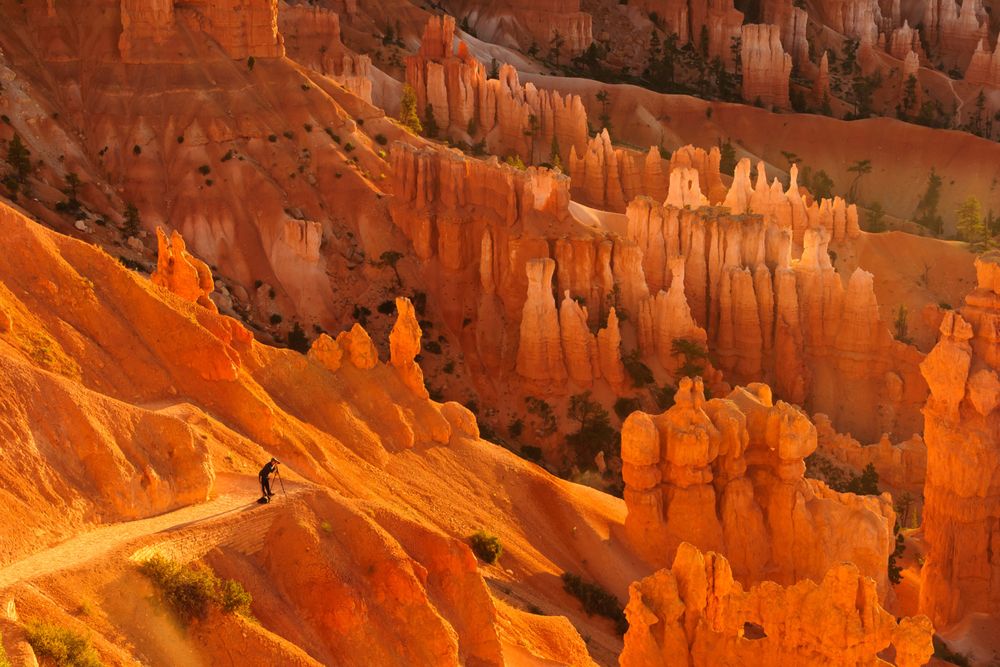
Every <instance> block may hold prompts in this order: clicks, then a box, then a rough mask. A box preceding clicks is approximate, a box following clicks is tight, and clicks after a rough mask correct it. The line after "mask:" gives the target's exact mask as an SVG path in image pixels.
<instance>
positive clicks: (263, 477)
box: [257, 456, 281, 503]
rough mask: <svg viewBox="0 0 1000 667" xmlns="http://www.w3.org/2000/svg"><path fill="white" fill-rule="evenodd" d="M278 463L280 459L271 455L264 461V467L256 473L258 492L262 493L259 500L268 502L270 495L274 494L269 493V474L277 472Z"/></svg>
mask: <svg viewBox="0 0 1000 667" xmlns="http://www.w3.org/2000/svg"><path fill="white" fill-rule="evenodd" d="M280 464H281V461H279V460H278V459H276V458H274V457H273V456H272V457H271V460H270V461H268V462H267V463H265V464H264V467H263V468H261V469H260V472H259V473H257V477H258V478H259V479H260V492H261V493H262V494H263V495H262V496H261V498H260V501H259V502H262V503H266V502H270V500H271V496H273V495H274V494H273V493H271V475H277V474H278V466H279V465H280Z"/></svg>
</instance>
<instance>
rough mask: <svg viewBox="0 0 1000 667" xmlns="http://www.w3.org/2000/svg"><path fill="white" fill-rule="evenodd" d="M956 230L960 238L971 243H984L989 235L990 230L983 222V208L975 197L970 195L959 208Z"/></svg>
mask: <svg viewBox="0 0 1000 667" xmlns="http://www.w3.org/2000/svg"><path fill="white" fill-rule="evenodd" d="M955 228H956V230H957V231H958V236H959V238H961V239H962V240H963V241H968V242H969V243H982V242H983V241H985V240H986V237H987V236H988V235H989V230H987V228H986V224H985V223H984V222H983V207H982V205H980V203H979V200H978V199H976V198H975V197H974V196H971V195H970V196H969V197H968V198H967V199H966V200H965V201H964V202H962V205H961V206H959V207H958V211H956V217H955Z"/></svg>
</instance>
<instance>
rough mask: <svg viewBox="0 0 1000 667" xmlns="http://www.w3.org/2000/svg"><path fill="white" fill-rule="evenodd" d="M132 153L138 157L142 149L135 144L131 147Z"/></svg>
mask: <svg viewBox="0 0 1000 667" xmlns="http://www.w3.org/2000/svg"><path fill="white" fill-rule="evenodd" d="M132 153H133V154H135V155H140V154H141V153H142V147H140V146H139V144H136V145H135V146H133V147H132Z"/></svg>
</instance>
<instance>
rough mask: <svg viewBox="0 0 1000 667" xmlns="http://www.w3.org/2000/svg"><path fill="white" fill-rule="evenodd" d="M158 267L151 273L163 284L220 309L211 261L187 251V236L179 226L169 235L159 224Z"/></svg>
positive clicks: (153, 277)
mask: <svg viewBox="0 0 1000 667" xmlns="http://www.w3.org/2000/svg"><path fill="white" fill-rule="evenodd" d="M156 241H157V256H156V270H155V271H153V275H151V276H150V280H152V281H153V284H154V285H159V286H160V287H163V288H165V289H167V290H169V291H171V292H173V293H174V294H176V295H177V296H179V297H181V298H182V299H184V300H186V301H190V302H191V303H197V304H198V305H200V306H204V307H205V308H208V309H209V310H211V311H213V312H216V311H218V308H216V306H215V303H214V302H213V301H212V299H211V298H210V295H211V294H212V292H213V291H215V281H214V280H212V270H211V269H210V268H208V264H206V263H205V262H203V261H201V260H200V259H198V258H197V257H195V256H194V255H192V254H191V253H189V252H188V251H187V246H186V245H185V244H184V239H183V238H182V237H181V235H180V233H178V232H177V231H176V230H175V231H174V232H172V233H171V234H170V237H169V238H168V237H167V233H166V232H165V231H163V228H162V227H157V228H156Z"/></svg>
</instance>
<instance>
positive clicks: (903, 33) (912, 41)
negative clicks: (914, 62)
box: [889, 21, 920, 60]
mask: <svg viewBox="0 0 1000 667" xmlns="http://www.w3.org/2000/svg"><path fill="white" fill-rule="evenodd" d="M918 48H920V31H919V30H918V29H917V28H911V27H910V24H909V22H907V21H904V22H903V26H902V27H900V28H896V29H895V30H893V31H892V37H890V39H889V55H891V56H892V57H893V58H899V59H900V60H903V59H904V58H906V54H908V53H909V52H910V51H911V50H912V51H916V50H917V49H918Z"/></svg>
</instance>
